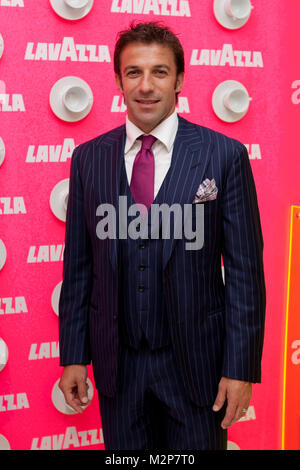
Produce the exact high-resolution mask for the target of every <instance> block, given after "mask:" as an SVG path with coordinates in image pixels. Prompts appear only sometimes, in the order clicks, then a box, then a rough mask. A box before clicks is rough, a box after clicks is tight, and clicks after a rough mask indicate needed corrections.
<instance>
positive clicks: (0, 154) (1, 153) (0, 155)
mask: <svg viewBox="0 0 300 470" xmlns="http://www.w3.org/2000/svg"><path fill="white" fill-rule="evenodd" d="M4 158H5V145H4V142H3V140H2V139H1V137H0V166H1V165H2V163H3V162H4Z"/></svg>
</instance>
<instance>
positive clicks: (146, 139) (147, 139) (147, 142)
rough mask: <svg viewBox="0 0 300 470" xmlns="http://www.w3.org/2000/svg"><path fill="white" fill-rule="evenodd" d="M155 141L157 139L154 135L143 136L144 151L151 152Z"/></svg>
mask: <svg viewBox="0 0 300 470" xmlns="http://www.w3.org/2000/svg"><path fill="white" fill-rule="evenodd" d="M155 141H156V137H153V135H143V136H142V149H145V150H150V149H151V147H152V145H153V144H154V142H155Z"/></svg>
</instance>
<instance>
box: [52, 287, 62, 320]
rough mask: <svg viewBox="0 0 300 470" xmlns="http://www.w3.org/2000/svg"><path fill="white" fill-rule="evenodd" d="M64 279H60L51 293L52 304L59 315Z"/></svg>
mask: <svg viewBox="0 0 300 470" xmlns="http://www.w3.org/2000/svg"><path fill="white" fill-rule="evenodd" d="M61 286H62V281H60V282H59V283H58V284H57V285H56V286H55V287H54V289H53V291H52V295H51V305H52V308H53V311H54V313H55V315H57V316H59V308H58V307H59V298H60V291H61Z"/></svg>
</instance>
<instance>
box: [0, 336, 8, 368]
mask: <svg viewBox="0 0 300 470" xmlns="http://www.w3.org/2000/svg"><path fill="white" fill-rule="evenodd" d="M7 361H8V348H7V346H6V344H5V342H4V341H3V339H2V338H0V371H1V370H2V369H4V367H5V366H6V363H7Z"/></svg>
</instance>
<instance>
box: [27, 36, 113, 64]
mask: <svg viewBox="0 0 300 470" xmlns="http://www.w3.org/2000/svg"><path fill="white" fill-rule="evenodd" d="M24 60H48V61H62V62H64V61H66V60H70V61H71V62H111V57H110V53H109V49H108V46H107V45H96V44H75V41H74V38H73V37H65V38H63V41H62V42H58V43H54V42H49V43H47V42H38V43H36V44H35V43H34V42H28V43H27V46H26V51H25V56H24Z"/></svg>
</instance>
